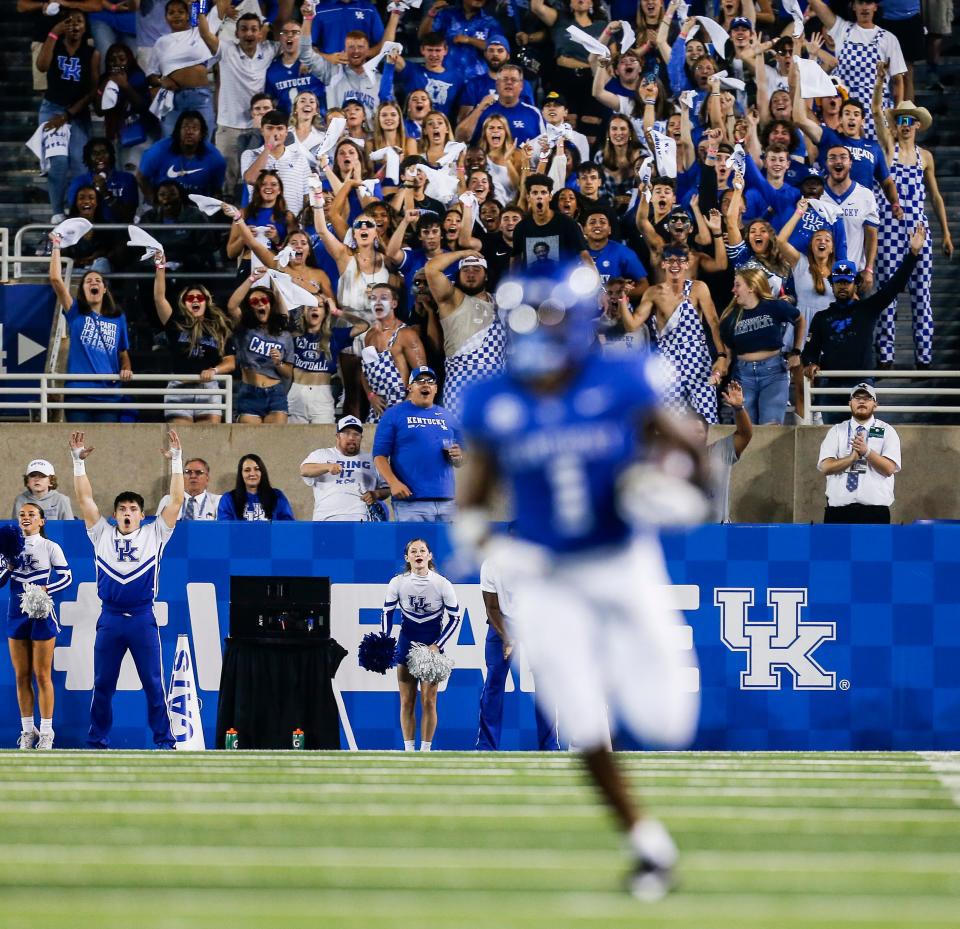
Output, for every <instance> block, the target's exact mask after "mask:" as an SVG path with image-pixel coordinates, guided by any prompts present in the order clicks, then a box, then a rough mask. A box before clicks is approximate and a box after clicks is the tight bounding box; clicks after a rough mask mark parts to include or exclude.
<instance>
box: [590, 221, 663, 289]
mask: <svg viewBox="0 0 960 929" xmlns="http://www.w3.org/2000/svg"><path fill="white" fill-rule="evenodd" d="M580 222H581V225H582V226H583V234H584V236H585V237H586V239H587V251H588V252H589V253H590V257H591V258H592V259H593V263H594V264H595V265H596V266H597V273H598V274H599V275H600V281H601V282H602V283H604V284H606V283H607V281H609V280H610V278H612V277H625V278H627V279H628V280H630V281H632V282H633V286H632V287H631V288H630V290H628V291H627V293H628V294H629V295H630V298H631V299H632V300H639V299H640V298H641V297H642V296H643V292H644V291H645V290H646V289H647V287H648V286H649V283H650V282H649V281H648V280H647V269H646V268H645V267H644V266H643V263H642V262H641V261H640V259H639V258H638V257H637V256H636V253H635V252H634V251H633V249H630V248H627V246H626V245H624V244H623V243H622V242H617V241H615V240H612V239H611V238H610V236H611V235H613V225H612V222H611V219H610V213H609V212H608V211H607V210H605V209H604V208H603V207H602V206H594V207H589V208H588V209H587V210H586V212H585V213H584V215H583V216H581V217H580Z"/></svg>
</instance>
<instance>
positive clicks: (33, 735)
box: [17, 729, 40, 751]
mask: <svg viewBox="0 0 960 929" xmlns="http://www.w3.org/2000/svg"><path fill="white" fill-rule="evenodd" d="M39 736H40V730H39V729H34V730H33V732H30V731H27V732H21V733H20V738H19V739H18V740H17V748H19V749H20V750H21V751H28V750H29V749H31V748H33V747H34V745H36V744H37V739H38V738H39Z"/></svg>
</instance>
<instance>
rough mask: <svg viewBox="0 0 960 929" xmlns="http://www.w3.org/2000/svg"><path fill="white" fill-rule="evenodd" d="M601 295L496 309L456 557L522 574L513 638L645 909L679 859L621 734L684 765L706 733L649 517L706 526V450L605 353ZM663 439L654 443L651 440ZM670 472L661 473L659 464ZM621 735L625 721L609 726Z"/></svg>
mask: <svg viewBox="0 0 960 929" xmlns="http://www.w3.org/2000/svg"><path fill="white" fill-rule="evenodd" d="M599 284H600V282H599V278H598V277H597V275H596V273H595V272H594V271H593V270H592V269H588V268H583V267H581V268H578V269H574V270H572V271H570V272H569V273H568V274H566V275H560V277H559V278H558V277H554V278H553V279H551V280H549V281H547V280H543V279H538V280H531V279H526V280H520V281H518V280H508V281H505V282H504V283H502V284H501V285H500V287H499V288H498V290H497V302H498V305H499V307H500V311H501V313H502V314H503V316H504V318H505V322H506V326H507V330H508V334H509V341H508V354H507V364H508V367H507V371H506V372H504V373H503V374H500V375H497V376H496V377H494V378H492V379H491V380H488V381H485V382H482V383H479V384H477V385H475V386H474V387H473V388H472V389H471V390H470V392H469V393H468V394H467V395H466V397H465V401H464V415H463V423H464V429H465V432H466V434H467V436H468V441H469V445H470V448H471V449H472V450H475V455H474V456H473V458H472V460H471V461H470V462H469V463H468V470H467V471H466V473H465V478H464V480H463V481H462V482H461V487H460V489H461V494H460V500H459V503H460V507H461V514H460V517H459V518H458V521H457V523H456V524H455V526H454V541H455V544H456V545H457V547H458V548H459V550H460V551H461V552H464V551H473V552H474V553H479V554H483V555H486V556H487V557H489V558H494V559H496V558H498V557H499V558H501V559H503V560H504V561H505V562H507V563H509V565H510V571H511V574H512V576H513V578H514V585H513V586H514V588H515V598H514V621H515V627H516V631H517V636H518V638H519V640H520V642H521V643H522V644H523V646H524V648H525V649H526V653H527V657H528V659H529V662H530V666H531V669H532V670H533V674H534V677H535V679H536V682H537V688H536V689H537V699H538V701H540V703H541V706H542V707H549V708H551V711H554V709H555V711H556V712H557V716H558V718H559V725H560V730H561V735H562V736H563V737H565V738H566V739H567V740H568V741H569V742H570V743H571V744H572V745H574V746H576V748H577V750H578V751H580V752H581V753H582V756H583V759H584V762H585V763H586V766H587V769H588V771H589V772H590V776H591V778H592V779H593V781H594V783H595V785H596V787H597V788H598V789H599V791H600V793H601V795H602V796H603V798H604V800H605V802H606V803H607V804H608V806H610V808H611V809H612V810H613V811H614V813H615V814H616V817H617V819H618V820H619V822H620V824H621V826H622V828H623V829H624V831H625V832H626V833H627V835H628V837H629V846H630V852H631V867H632V870H631V874H630V880H629V889H630V890H631V892H632V893H633V894H634V895H635V896H636V897H638V898H639V899H642V900H647V901H652V900H657V899H659V898H660V897H662V896H663V895H664V894H665V893H666V892H667V891H668V890H669V889H670V887H671V885H672V883H673V874H674V866H675V863H676V859H677V849H676V846H675V845H674V842H673V840H672V839H671V837H670V835H669V833H668V832H667V830H666V828H665V827H664V826H663V825H662V824H661V823H660V822H659V821H658V820H656V819H653V818H652V817H649V816H647V815H645V814H643V813H641V812H640V811H639V810H638V808H637V806H636V805H635V803H634V802H633V800H632V799H631V797H630V794H629V791H628V788H627V784H626V782H625V779H624V777H623V775H622V773H621V772H620V770H619V768H618V766H617V764H616V763H615V760H614V756H613V754H612V752H611V751H610V748H609V746H610V725H611V724H612V725H614V726H621V727H623V728H624V729H626V730H628V731H629V732H631V733H632V734H633V735H634V736H636V737H637V738H638V739H640V740H641V741H642V742H643V743H644V744H648V745H653V746H657V747H670V748H678V747H682V746H685V745H687V744H689V742H690V741H691V739H692V738H693V735H694V733H695V729H696V722H697V715H698V712H699V698H698V695H697V694H696V693H695V692H691V691H692V690H693V688H690V687H689V686H687V684H688V681H689V674H690V670H689V669H690V666H692V665H693V663H694V660H695V659H694V658H693V656H692V653H691V652H689V651H687V652H682V651H681V650H680V649H681V644H680V643H681V638H682V637H681V636H680V635H678V633H680V632H681V631H682V630H681V629H679V628H678V627H682V625H683V621H682V619H681V618H680V616H679V615H678V614H677V613H676V612H674V610H673V609H672V607H671V606H670V604H669V602H668V600H667V595H666V587H667V585H668V584H669V580H668V577H667V573H666V569H665V566H664V562H663V553H662V551H661V549H660V545H659V542H658V540H657V538H656V535H655V534H654V533H653V531H652V529H651V528H650V527H643V526H638V525H636V523H637V519H636V514H637V512H638V511H640V512H643V511H650V512H651V513H652V512H653V511H654V510H666V509H667V508H669V511H667V512H658V513H657V514H656V520H655V521H656V522H661V521H664V518H665V517H672V521H675V522H676V521H679V522H686V521H695V520H699V519H701V518H702V517H703V516H704V515H705V513H706V506H705V503H704V499H703V496H702V494H701V493H700V492H699V490H697V489H696V488H695V487H694V486H693V484H692V483H691V481H696V482H699V483H701V484H703V482H704V481H705V478H706V474H705V469H704V463H703V458H702V452H701V450H700V449H699V448H698V447H696V446H695V445H694V443H693V442H692V441H691V440H690V439H689V438H688V437H687V436H686V435H685V434H683V433H682V432H681V431H680V428H679V427H678V425H677V424H676V422H675V421H674V420H671V419H670V418H669V417H668V416H667V415H665V414H663V413H661V411H660V410H659V408H658V399H657V398H658V393H659V392H658V390H657V389H656V387H655V384H654V382H655V379H656V369H655V368H654V364H655V363H654V362H653V361H651V360H650V359H649V358H648V356H646V355H645V354H642V353H637V354H636V355H625V356H623V357H622V358H618V357H610V356H609V355H607V356H603V355H601V354H600V353H599V351H598V350H597V348H596V326H597V318H598V316H599V299H598V298H599V293H600V286H599ZM648 437H649V439H648ZM654 455H656V456H659V463H658V467H657V468H653V467H652V466H651V465H650V464H649V463H642V462H649V461H650V460H652V457H653V456H654ZM500 483H502V484H503V485H505V486H506V489H507V490H508V492H509V493H510V496H511V498H512V500H513V501H514V522H513V530H514V535H513V537H512V538H507V537H504V536H497V537H491V536H490V534H489V530H488V519H489V514H488V511H487V506H488V504H489V502H490V501H491V500H492V499H493V494H494V490H495V487H496V485H497V484H500ZM608 720H609V721H608Z"/></svg>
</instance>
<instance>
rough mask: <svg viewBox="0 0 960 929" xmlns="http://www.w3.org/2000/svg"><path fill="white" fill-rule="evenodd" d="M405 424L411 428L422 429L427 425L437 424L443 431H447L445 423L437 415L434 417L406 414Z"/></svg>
mask: <svg viewBox="0 0 960 929" xmlns="http://www.w3.org/2000/svg"><path fill="white" fill-rule="evenodd" d="M407 426H408V427H409V428H411V429H423V428H425V427H427V426H439V427H440V428H441V429H443V430H444V431H447V424H446V423H445V422H444V421H443V420H442V419H440V418H439V417H437V418H434V417H432V416H408V417H407Z"/></svg>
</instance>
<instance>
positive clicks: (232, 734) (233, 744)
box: [223, 729, 240, 749]
mask: <svg viewBox="0 0 960 929" xmlns="http://www.w3.org/2000/svg"><path fill="white" fill-rule="evenodd" d="M223 747H224V748H227V749H237V748H240V741H239V740H238V739H237V730H236V729H228V730H227V735H226V738H225V739H224V740H223Z"/></svg>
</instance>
